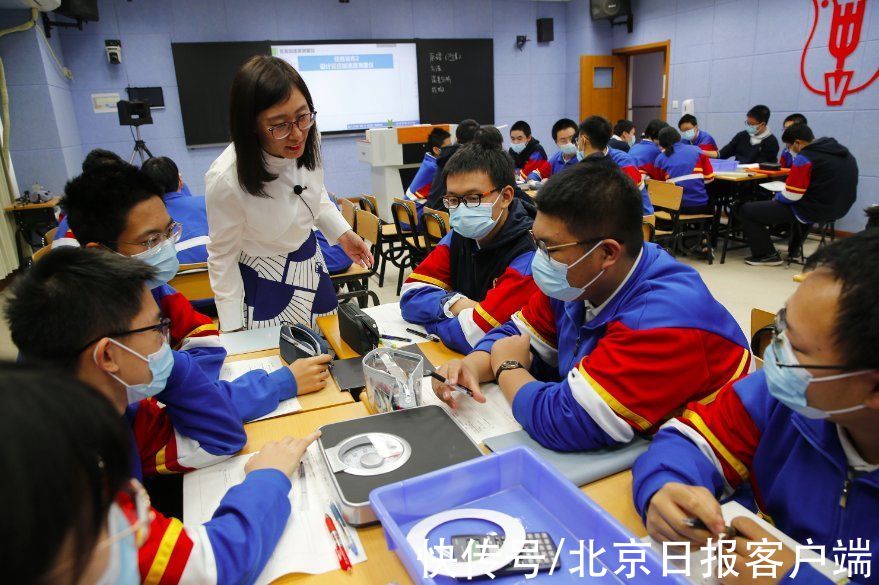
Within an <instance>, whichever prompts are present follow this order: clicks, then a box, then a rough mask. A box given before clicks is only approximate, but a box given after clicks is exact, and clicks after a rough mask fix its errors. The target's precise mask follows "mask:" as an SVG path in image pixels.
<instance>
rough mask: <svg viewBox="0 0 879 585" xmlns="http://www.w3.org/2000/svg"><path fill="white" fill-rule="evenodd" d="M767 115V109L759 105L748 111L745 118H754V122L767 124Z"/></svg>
mask: <svg viewBox="0 0 879 585" xmlns="http://www.w3.org/2000/svg"><path fill="white" fill-rule="evenodd" d="M769 114H770V112H769V107H768V106H764V105H762V104H760V105H757V106H754V107H753V108H751V109H750V110H748V114H747V116H748V117H749V118H754V119H755V120H757V121H758V122H762V123H763V124H768V123H769Z"/></svg>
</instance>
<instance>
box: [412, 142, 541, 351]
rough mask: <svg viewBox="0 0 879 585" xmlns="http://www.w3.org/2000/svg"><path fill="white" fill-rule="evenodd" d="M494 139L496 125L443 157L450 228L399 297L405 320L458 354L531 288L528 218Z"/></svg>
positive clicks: (506, 315)
mask: <svg viewBox="0 0 879 585" xmlns="http://www.w3.org/2000/svg"><path fill="white" fill-rule="evenodd" d="M493 135H494V136H493ZM500 138H501V137H500V133H499V132H498V130H497V129H496V128H483V129H482V130H480V131H479V132H477V134H476V138H474V140H473V142H472V143H471V144H469V145H467V146H466V147H464V148H462V149H460V150H459V151H458V152H456V153H455V155H454V156H453V157H452V158H451V159H449V162H448V164H447V165H446V171H445V175H446V188H447V191H446V197H445V199H444V203H445V205H446V207H447V208H448V209H449V215H450V217H451V223H452V231H450V232H449V233H448V234H446V236H445V237H444V238H443V239H442V240H440V243H439V244H438V245H437V247H436V248H434V250H433V251H432V252H431V253H430V254H429V255H428V256H427V258H426V259H425V260H424V261H423V262H422V263H421V264H419V265H418V267H417V268H416V269H415V271H414V272H412V274H411V275H410V276H409V278H407V279H406V283H405V284H404V285H403V291H402V292H403V296H402V297H401V299H400V309H401V311H402V313H403V318H404V319H405V320H406V321H409V322H410V323H417V324H419V325H423V326H424V327H425V328H426V329H427V330H428V331H429V332H430V333H435V334H436V335H438V336H439V337H440V339H442V341H443V342H444V343H445V344H446V345H447V346H449V347H450V348H452V349H454V350H456V351H460V352H467V351H470V350H471V349H472V348H473V346H475V345H476V343H477V342H479V340H480V339H482V336H483V335H485V332H486V331H489V330H490V329H491V328H492V327H496V326H497V325H499V324H500V323H503V322H504V321H506V320H507V319H509V318H510V315H512V314H513V313H514V312H516V311H518V310H519V309H520V308H522V305H524V304H525V302H526V301H527V300H528V297H530V296H531V294H533V293H534V291H536V290H537V286H536V285H535V284H534V281H533V279H532V278H531V258H532V257H533V256H534V242H533V241H532V240H531V237H530V236H529V235H528V230H529V229H530V228H531V218H529V217H528V214H527V213H526V212H525V210H524V208H523V206H522V204H521V202H520V201H519V199H517V198H516V197H515V195H514V193H513V189H514V187H513V185H514V174H513V165H512V161H511V160H510V157H508V156H507V154H506V153H505V152H504V151H503V150H501V149H500V148H498V140H499V139H500Z"/></svg>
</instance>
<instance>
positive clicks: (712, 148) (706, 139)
mask: <svg viewBox="0 0 879 585" xmlns="http://www.w3.org/2000/svg"><path fill="white" fill-rule="evenodd" d="M678 129H679V130H680V131H681V138H682V139H683V140H682V141H681V142H683V143H684V144H692V145H693V146H698V147H699V148H701V149H702V150H703V151H705V156H707V157H708V158H717V143H716V142H715V141H714V138H713V137H712V136H711V134H709V133H708V132H705V131H704V130H702V129H701V128H699V122H698V121H697V120H696V116H694V115H693V114H684V115H683V116H681V119H680V120H678Z"/></svg>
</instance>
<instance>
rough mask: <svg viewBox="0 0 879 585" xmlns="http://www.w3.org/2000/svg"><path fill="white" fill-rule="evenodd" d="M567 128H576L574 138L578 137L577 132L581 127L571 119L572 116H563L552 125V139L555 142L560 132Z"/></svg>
mask: <svg viewBox="0 0 879 585" xmlns="http://www.w3.org/2000/svg"><path fill="white" fill-rule="evenodd" d="M567 128H573V129H574V138H575V139H576V138H577V133H578V132H579V131H580V127H579V126H577V123H576V122H574V121H573V120H571V119H570V118H562V119H561V120H559V121H557V122H556V123H555V124H553V125H552V139H553V142H554V141H555V140H556V139H557V137H558V135H559V132H561V131H562V130H565V129H567Z"/></svg>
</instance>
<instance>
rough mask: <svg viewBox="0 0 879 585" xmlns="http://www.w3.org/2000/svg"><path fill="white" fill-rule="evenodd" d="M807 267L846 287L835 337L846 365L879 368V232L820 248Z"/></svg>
mask: <svg viewBox="0 0 879 585" xmlns="http://www.w3.org/2000/svg"><path fill="white" fill-rule="evenodd" d="M794 126H797V125H796V124H795V125H794ZM794 126H791V128H793V127H794ZM807 266H808V268H812V269H814V268H818V267H820V266H824V267H826V268H829V269H830V270H831V271H832V272H833V275H834V276H835V277H836V279H837V280H839V281H840V283H841V284H842V293H841V295H840V297H839V301H838V302H837V316H836V327H835V332H834V333H835V335H834V337H835V341H836V343H837V344H838V346H839V348H840V349H841V353H842V355H843V356H845V358H844V359H845V365H846V366H847V367H848V368H850V369H852V370H861V369H864V370H875V369H879V352H877V351H876V348H877V347H879V308H877V305H876V290H879V230H866V231H863V232H859V233H857V234H855V235H853V236H851V237H849V238H843V239H840V240H837V241H836V242H834V243H832V244H830V245H829V246H826V247H824V248H819V249H818V251H817V252H815V253H814V254H812V256H810V257H809V261H808V263H807Z"/></svg>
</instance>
